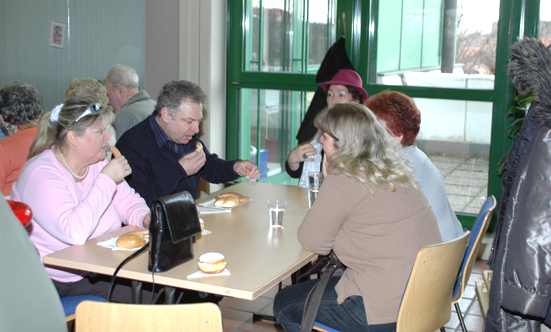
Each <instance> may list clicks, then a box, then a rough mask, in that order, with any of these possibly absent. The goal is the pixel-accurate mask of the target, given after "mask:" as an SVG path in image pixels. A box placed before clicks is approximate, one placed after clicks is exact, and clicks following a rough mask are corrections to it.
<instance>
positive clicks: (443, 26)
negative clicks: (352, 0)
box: [370, 0, 499, 90]
mask: <svg viewBox="0 0 551 332" xmlns="http://www.w3.org/2000/svg"><path fill="white" fill-rule="evenodd" d="M446 3H448V1H442V0H385V1H382V0H379V11H378V17H377V29H376V31H377V32H376V33H377V36H376V40H377V54H376V55H375V56H372V58H371V59H370V61H371V62H375V64H376V66H375V67H376V68H377V77H376V78H370V80H371V81H372V82H377V83H378V84H390V85H412V86H430V87H446V88H459V89H488V90H491V89H493V88H494V75H495V55H496V43H497V21H498V18H499V0H485V1H478V0H457V7H454V8H445V5H446Z"/></svg>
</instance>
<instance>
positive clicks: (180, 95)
mask: <svg viewBox="0 0 551 332" xmlns="http://www.w3.org/2000/svg"><path fill="white" fill-rule="evenodd" d="M206 98H207V96H206V95H205V92H203V89H201V87H200V86H199V85H197V84H195V83H193V82H190V81H184V80H181V81H172V82H169V83H166V84H165V85H163V87H162V89H161V91H160V92H159V96H158V97H157V106H155V116H160V115H161V110H162V109H163V108H164V107H166V108H168V110H169V111H170V114H171V115H172V118H174V116H176V114H177V113H178V111H179V107H180V104H182V102H184V101H186V100H189V101H191V102H192V103H196V104H204V103H205V99H206Z"/></svg>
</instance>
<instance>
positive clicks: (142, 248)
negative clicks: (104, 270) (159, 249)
mask: <svg viewBox="0 0 551 332" xmlns="http://www.w3.org/2000/svg"><path fill="white" fill-rule="evenodd" d="M147 249H149V243H146V244H144V246H143V247H141V248H140V249H138V250H137V251H135V252H133V253H132V255H130V256H128V257H126V259H125V260H123V261H122V262H121V263H120V264H119V266H117V268H116V269H115V272H113V276H112V277H111V286H109V293H107V302H111V293H112V292H113V286H115V278H116V277H117V273H119V270H120V269H121V268H122V267H123V266H124V265H126V263H128V262H130V261H131V260H133V259H134V258H136V257H138V255H139V254H141V253H142V252H144V251H146V250H147Z"/></svg>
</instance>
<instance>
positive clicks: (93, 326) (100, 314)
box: [75, 301, 222, 332]
mask: <svg viewBox="0 0 551 332" xmlns="http://www.w3.org/2000/svg"><path fill="white" fill-rule="evenodd" d="M75 328H76V332H88V331H90V332H96V331H132V332H141V331H143V332H151V331H163V332H171V331H197V332H210V331H216V332H221V331H222V314H221V313H220V308H219V307H218V306H217V305H215V304H214V303H198V304H175V305H143V304H121V303H104V302H92V301H84V302H82V303H80V304H79V305H78V306H77V312H76V319H75Z"/></svg>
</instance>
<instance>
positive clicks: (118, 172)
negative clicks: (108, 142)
mask: <svg viewBox="0 0 551 332" xmlns="http://www.w3.org/2000/svg"><path fill="white" fill-rule="evenodd" d="M101 172H102V173H103V174H105V175H107V176H108V177H110V178H111V179H112V180H113V181H115V183H116V184H119V183H120V182H122V181H123V180H124V178H125V177H127V176H129V175H130V174H132V168H131V167H130V165H129V164H128V160H126V158H125V157H124V156H120V157H117V158H113V159H111V161H110V162H109V163H108V164H107V165H105V167H104V168H103V169H102V170H101Z"/></svg>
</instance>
